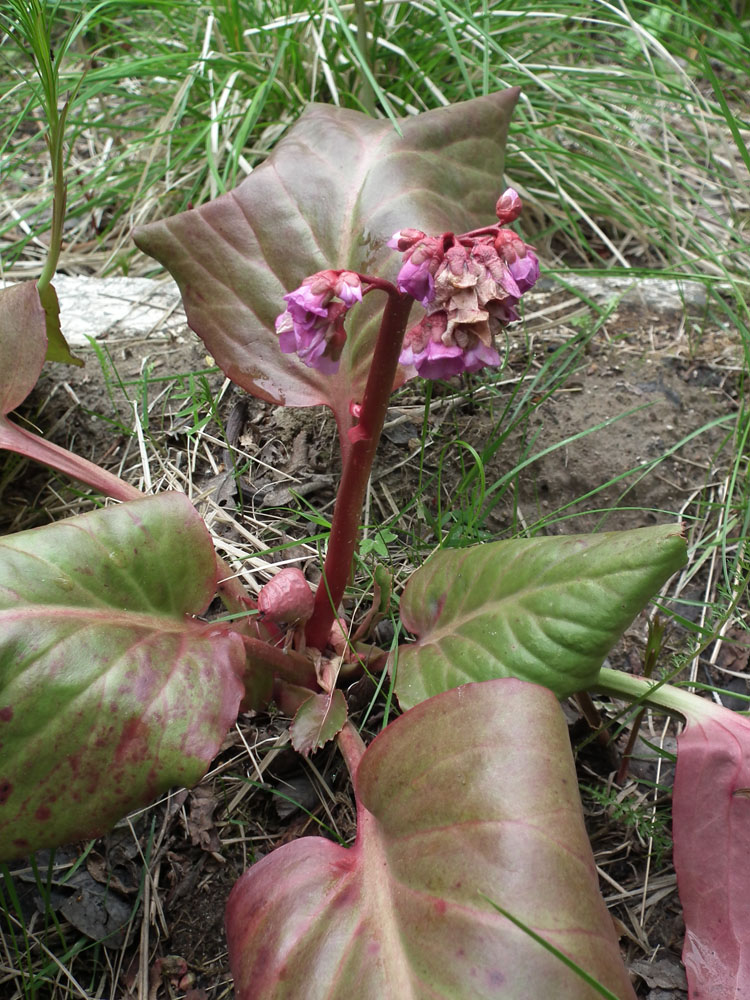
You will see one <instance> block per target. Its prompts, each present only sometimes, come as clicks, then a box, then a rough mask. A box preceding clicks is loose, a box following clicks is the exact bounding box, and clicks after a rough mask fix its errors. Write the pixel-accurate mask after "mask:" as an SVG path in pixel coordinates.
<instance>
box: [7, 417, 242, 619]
mask: <svg viewBox="0 0 750 1000" xmlns="http://www.w3.org/2000/svg"><path fill="white" fill-rule="evenodd" d="M0 448H6V449H7V450H8V451H15V452H18V454H20V455H23V456H24V457H25V458H31V459H33V460H34V461H35V462H40V463H41V464H42V465H47V466H49V467H50V468H52V469H56V470H57V471H58V472H62V473H64V475H66V476H70V478H71V479H77V480H78V481H79V482H81V483H85V484H86V485H87V486H91V487H92V488H93V489H95V490H98V491H99V493H103V494H104V496H107V497H112V499H113V500H121V501H122V502H123V503H127V501H128V500H141V499H142V498H143V497H144V496H145V494H144V493H142V492H141V491H140V490H139V489H137V488H136V487H135V486H131V485H130V484H129V483H126V482H124V480H122V479H120V477H119V476H115V475H114V474H113V473H111V472H107V471H106V470H105V469H101V468H100V467H99V466H98V465H95V464H94V463H93V462H89V460H88V459H86V458H81V456H80V455H74V454H73V452H72V451H68V450H67V449H66V448H61V447H60V446H59V445H57V444H53V443H52V442H51V441H47V440H46V438H43V437H39V435H38V434H32V433H31V431H27V430H26V429H25V428H23V427H19V426H18V425H17V424H14V423H13V422H12V421H11V420H8V419H7V418H6V417H2V416H0ZM216 571H217V574H218V576H219V583H218V585H217V590H218V592H219V595H220V596H221V598H222V600H223V601H224V603H225V605H226V606H227V608H228V609H229V610H230V611H247V609H248V607H250V606H252V602H251V601H250V600H249V599H248V597H247V594H246V593H245V589H244V587H243V586H242V584H241V583H240V582H239V581H238V580H236V579H235V578H234V577H233V576H232V571H231V570H230V569H229V567H228V566H227V564H226V563H225V562H224V560H223V559H220V558H219V557H218V556H217V557H216Z"/></svg>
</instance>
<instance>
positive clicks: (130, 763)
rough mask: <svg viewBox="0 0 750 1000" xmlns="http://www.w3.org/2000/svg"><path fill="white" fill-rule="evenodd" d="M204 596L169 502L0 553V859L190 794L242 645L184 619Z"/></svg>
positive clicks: (23, 536) (230, 704) (234, 682)
mask: <svg viewBox="0 0 750 1000" xmlns="http://www.w3.org/2000/svg"><path fill="white" fill-rule="evenodd" d="M215 589H216V565H215V558H214V550H213V545H212V543H211V539H210V536H209V534H208V532H207V531H206V528H205V525H204V524H203V522H202V520H201V518H200V517H199V515H198V514H197V512H196V511H195V509H194V508H193V506H192V504H191V503H190V502H189V501H188V499H187V498H186V497H185V496H184V495H183V494H180V493H166V494H163V495H161V496H158V497H147V498H144V499H141V500H137V501H134V502H132V503H128V504H123V505H121V506H118V507H112V508H109V509H107V510H98V511H95V512H93V513H90V514H84V515H81V516H79V517H74V518H70V519H69V520H67V521H62V522H59V523H58V524H54V525H50V526H48V527H44V528H36V529H34V530H32V531H24V532H20V533H18V534H15V535H8V536H6V537H5V538H3V539H0V859H7V858H10V857H14V856H19V855H23V854H27V853H28V852H29V851H31V850H34V849H36V848H37V847H41V846H52V845H55V844H60V843H65V842H67V841H70V840H73V839H77V838H80V837H88V836H94V835H97V834H100V833H102V832H104V831H105V830H107V829H108V828H109V827H110V826H111V825H112V824H113V823H114V822H115V821H116V820H117V819H119V818H120V817H122V816H123V815H124V814H125V813H127V812H128V811H130V810H131V809H133V808H135V807H137V806H139V805H143V804H145V803H147V802H149V801H150V800H152V799H153V798H154V797H155V796H156V795H157V794H158V793H159V792H161V791H164V790H165V789H166V788H168V787H170V786H171V785H190V784H194V783H195V782H196V781H198V780H199V779H200V777H201V776H202V775H203V773H204V772H205V770H206V769H207V767H208V764H209V763H210V761H211V759H212V758H213V756H214V755H215V754H216V752H217V750H218V749H219V746H220V745H221V741H222V739H223V737H224V735H225V733H226V731H227V729H228V728H229V726H230V725H231V724H232V722H233V721H234V719H235V718H236V714H237V709H238V706H239V703H240V698H241V697H242V692H243V686H242V682H241V676H242V671H243V667H244V650H243V644H242V641H241V640H240V638H239V637H238V636H237V635H236V634H235V633H232V632H230V631H228V630H226V629H224V628H222V627H219V626H215V625H210V624H207V623H204V622H201V621H198V620H196V619H195V617H194V615H196V614H200V613H201V612H202V611H204V610H205V608H206V607H207V606H208V604H209V602H210V601H211V599H212V597H213V595H214V592H215Z"/></svg>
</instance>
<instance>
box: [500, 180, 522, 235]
mask: <svg viewBox="0 0 750 1000" xmlns="http://www.w3.org/2000/svg"><path fill="white" fill-rule="evenodd" d="M522 209H523V202H522V201H521V199H520V197H519V195H518V192H517V191H514V190H513V188H508V189H507V190H505V191H503V193H502V194H501V195H500V197H499V198H498V200H497V205H495V214H496V215H497V217H498V219H499V220H500V225H501V226H505V225H507V223H509V222H513V220H514V219H517V218H518V216H519V215H520V214H521V211H522Z"/></svg>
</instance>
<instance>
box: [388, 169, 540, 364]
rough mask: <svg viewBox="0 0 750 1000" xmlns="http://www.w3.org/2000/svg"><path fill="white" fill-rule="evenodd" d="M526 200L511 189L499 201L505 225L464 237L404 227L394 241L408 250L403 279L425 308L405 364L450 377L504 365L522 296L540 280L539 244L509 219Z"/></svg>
mask: <svg viewBox="0 0 750 1000" xmlns="http://www.w3.org/2000/svg"><path fill="white" fill-rule="evenodd" d="M522 207H523V206H522V202H521V199H520V198H519V196H518V193H517V192H516V191H514V190H513V188H508V189H507V191H505V192H504V193H503V194H502V195H501V197H500V198H499V199H498V202H497V205H496V206H495V210H496V214H497V217H498V220H499V224H496V225H492V226H486V227H482V228H480V229H475V230H473V231H472V232H470V233H464V235H462V236H456V235H455V234H453V233H443V234H442V235H440V236H426V235H425V234H424V233H423V232H421V231H420V230H418V229H402V230H400V231H399V232H398V233H395V234H394V235H393V236H392V237H391V239H390V240H389V241H388V246H389V247H391V248H392V249H393V250H399V251H401V253H402V254H403V262H402V265H401V270H400V271H399V274H398V279H397V284H398V289H399V291H400V292H403V293H405V294H407V295H411V297H412V298H414V299H416V300H417V301H418V302H420V303H421V304H422V305H423V306H424V308H425V315H424V316H423V318H422V319H421V320H420V322H419V323H417V324H416V325H415V326H413V327H411V329H409V330H408V331H407V332H406V336H405V337H404V344H403V348H402V351H401V356H400V359H399V360H400V362H401V364H402V365H406V366H410V367H414V368H416V369H417V372H418V373H419V374H420V375H422V376H423V377H424V378H448V377H449V376H451V375H457V374H459V373H460V372H467V371H468V372H474V371H478V370H479V369H480V368H483V367H484V366H485V365H499V364H500V363H501V358H500V355H499V354H498V352H497V350H496V349H495V338H496V337H497V335H498V334H499V333H500V331H501V330H502V328H503V327H504V326H506V325H507V324H508V323H512V322H513V321H514V320H517V319H518V311H517V309H516V307H517V305H518V303H519V301H520V299H521V296H522V295H523V294H524V292H527V291H528V290H529V289H530V288H531V287H532V286H533V285H534V283H535V282H536V280H537V279H538V277H539V261H538V260H537V257H536V254H535V253H534V251H533V249H532V248H531V247H529V246H527V245H526V244H525V243H524V241H523V240H522V239H521V237H520V236H519V235H518V234H517V233H515V232H513V230H511V229H503V228H502V225H503V223H507V222H512V221H513V220H514V219H517V218H518V216H519V215H520V214H521V209H522Z"/></svg>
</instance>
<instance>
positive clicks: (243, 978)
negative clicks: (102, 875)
mask: <svg viewBox="0 0 750 1000" xmlns="http://www.w3.org/2000/svg"><path fill="white" fill-rule="evenodd" d="M355 789H356V793H357V799H358V829H357V840H356V843H355V845H354V846H353V847H352V848H349V849H346V848H343V847H340V846H338V845H336V844H334V843H331V842H330V841H326V840H323V839H321V838H318V837H314V838H304V839H302V840H298V841H296V842H295V843H292V844H287V845H285V846H283V847H281V848H279V849H278V850H276V851H274V852H273V853H272V854H271V855H270V856H268V857H266V858H264V859H263V860H262V861H260V862H259V863H258V864H257V865H255V866H254V867H253V868H251V869H250V870H249V871H248V872H246V873H245V875H243V876H242V878H241V879H240V881H239V882H238V883H237V885H236V886H235V888H234V889H233V891H232V894H231V896H230V898H229V903H228V906H227V934H228V941H229V955H230V963H231V967H232V972H233V975H234V979H235V991H236V996H237V998H238V1000H250V998H252V1000H267V998H274V1000H285V998H288V1000H297V998H299V997H305V1000H322V998H326V1000H349V998H351V997H352V996H356V997H358V998H360V1000H383V998H384V997H410V998H419V1000H423V998H424V1000H426V998H438V997H445V998H448V997H450V998H451V1000H483V998H488V1000H489V998H497V997H503V1000H529V998H530V997H554V998H555V1000H595V998H596V997H597V996H598V994H597V993H595V992H594V990H593V989H591V988H589V987H587V986H586V985H584V984H583V983H582V982H581V980H580V979H579V978H578V976H577V975H576V974H575V973H574V972H572V971H571V970H570V969H568V968H567V967H566V966H565V965H564V964H562V963H561V962H560V961H559V960H558V959H556V958H555V957H554V956H552V955H550V954H549V953H548V952H547V951H545V950H544V948H542V947H541V946H540V945H539V944H537V943H536V942H535V941H533V940H532V939H531V938H530V937H529V936H528V935H527V934H525V933H524V932H523V931H521V930H519V929H518V928H517V927H516V926H514V925H513V924H512V923H511V922H510V921H509V920H507V919H506V918H505V917H503V916H502V915H501V914H499V913H498V912H497V911H496V910H495V909H494V907H493V906H492V904H491V903H490V902H488V899H491V900H493V901H495V902H497V904H498V905H500V906H502V907H503V908H505V909H506V910H507V911H508V912H509V913H512V914H513V916H514V917H516V918H518V919H519V920H521V921H522V922H523V923H524V924H525V925H527V926H528V927H529V928H531V929H532V930H534V931H535V932H537V933H538V934H539V935H540V936H541V937H543V938H544V939H545V940H547V941H549V942H550V943H551V944H553V945H554V946H555V947H557V948H558V949H559V950H560V951H561V952H563V953H564V954H565V955H567V956H568V957H570V958H571V959H573V961H575V962H576V963H577V964H578V965H579V966H581V967H582V968H583V969H584V970H585V971H586V972H588V973H589V974H591V975H593V976H594V977H595V978H596V979H597V980H598V981H599V982H600V983H602V984H603V985H605V986H606V987H608V988H609V989H610V990H612V991H613V992H614V993H616V995H617V996H619V997H622V998H623V1000H630V998H634V996H635V994H634V993H633V989H632V987H631V985H630V982H629V979H628V975H627V972H626V970H625V968H624V966H623V965H622V962H621V959H620V954H619V948H618V945H617V941H616V939H615V935H614V930H613V925H612V921H611V920H610V918H609V916H608V914H607V910H606V907H605V905H604V902H603V900H602V898H601V896H600V895H599V892H598V887H597V877H596V870H595V867H594V861H593V857H592V855H591V848H590V846H589V843H588V839H587V837H586V831H585V828H584V824H583V816H582V813H581V806H580V800H579V798H578V787H577V782H576V775H575V769H574V766H573V759H572V755H571V751H570V743H569V739H568V733H567V727H566V725H565V722H564V719H563V716H562V713H561V711H560V707H559V705H558V704H557V701H556V699H555V698H554V696H553V695H552V694H551V693H550V692H549V691H546V690H544V689H543V688H539V687H537V686H534V685H530V684H524V683H523V682H520V681H516V680H514V679H506V680H500V681H490V682H487V683H484V684H469V685H466V686H465V687H461V688H458V689H456V690H453V691H449V692H446V693H445V694H443V695H439V696H438V697H436V698H432V699H430V700H429V701H427V702H424V703H422V704H421V705H418V706H417V707H416V708H414V709H412V710H411V711H410V712H407V713H406V714H405V715H403V716H401V717H400V718H398V719H396V720H395V722H393V723H391V725H389V726H388V727H387V729H385V730H384V731H383V732H382V733H381V734H380V735H379V736H378V737H377V738H376V739H375V740H374V742H373V743H372V745H371V746H370V747H369V749H368V750H367V751H366V752H365V754H364V756H363V758H362V760H361V763H360V765H359V768H358V770H357V773H356V776H355Z"/></svg>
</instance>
